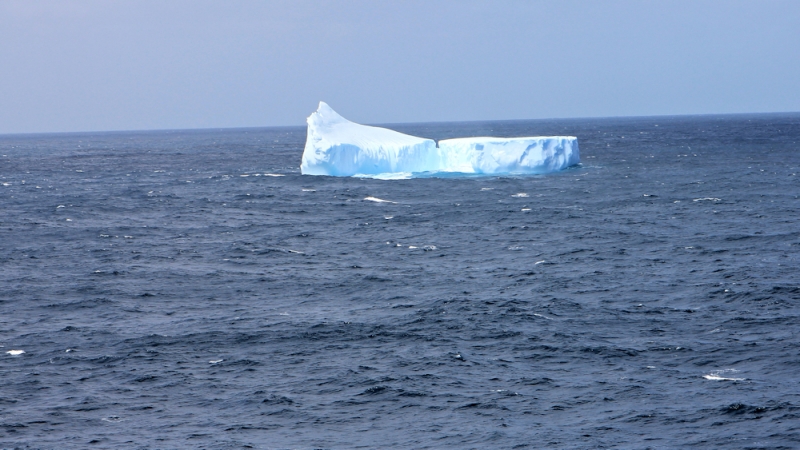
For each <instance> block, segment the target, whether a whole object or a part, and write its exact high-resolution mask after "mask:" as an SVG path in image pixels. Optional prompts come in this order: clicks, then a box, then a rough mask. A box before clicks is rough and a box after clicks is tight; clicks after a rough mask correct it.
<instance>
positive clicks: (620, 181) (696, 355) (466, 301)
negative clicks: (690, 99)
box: [0, 114, 800, 448]
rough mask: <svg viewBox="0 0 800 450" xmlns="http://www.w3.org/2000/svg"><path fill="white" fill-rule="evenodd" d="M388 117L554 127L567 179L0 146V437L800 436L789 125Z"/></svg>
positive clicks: (61, 140) (276, 144)
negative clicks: (365, 171) (413, 173)
mask: <svg viewBox="0 0 800 450" xmlns="http://www.w3.org/2000/svg"><path fill="white" fill-rule="evenodd" d="M394 128H396V129H398V130H400V131H404V132H408V133H412V134H415V135H420V136H425V137H431V138H434V139H441V138H447V137H455V136H468V135H486V134H491V135H496V136H520V135H553V134H555V135H559V134H567V135H575V136H577V137H578V138H579V141H580V145H581V155H582V161H583V164H582V166H580V167H578V168H574V169H570V170H567V171H564V172H562V173H558V174H553V175H547V176H527V177H509V178H496V177H475V178H450V179H435V178H433V179H413V180H398V181H380V180H368V179H355V178H329V177H310V176H301V175H300V174H299V170H298V169H297V167H298V165H299V162H300V155H301V153H302V147H303V144H304V140H305V130H304V129H302V128H285V129H275V128H273V129H248V130H216V131H214V130H209V131H189V132H141V133H106V134H69V135H35V136H0V154H2V156H0V208H1V210H0V345H2V346H3V347H2V348H0V350H1V351H2V353H0V380H1V381H2V383H0V446H2V447H16V446H18V447H25V446H29V447H33V448H90V447H95V448H122V447H125V448H242V447H248V446H249V448H359V447H362V448H390V447H391V448H648V447H649V448H679V447H680V448H682V447H692V448H798V447H800V259H799V258H800V256H798V255H799V254H800V225H799V224H798V218H799V217H800V200H798V195H800V185H799V184H798V180H800V176H798V175H799V174H800V145H799V144H800V115H796V114H795V115H761V116H727V117H673V118H663V117H662V118H646V119H604V120H562V121H524V122H522V121H521V122H503V123H457V124H412V125H402V126H396V127H394ZM277 175H281V176H277ZM370 198H372V199H370ZM374 199H381V200H387V201H388V202H377V201H372V200H374ZM390 202H391V203H390ZM12 350H23V351H24V352H25V353H21V354H18V355H16V356H13V355H11V354H9V353H7V352H9V351H12Z"/></svg>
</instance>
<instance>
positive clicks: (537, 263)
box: [533, 260, 545, 266]
mask: <svg viewBox="0 0 800 450" xmlns="http://www.w3.org/2000/svg"><path fill="white" fill-rule="evenodd" d="M543 262H545V261H544V260H541V261H536V262H535V263H533V265H534V266H537V265H539V264H542V263H543Z"/></svg>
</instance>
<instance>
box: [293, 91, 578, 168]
mask: <svg viewBox="0 0 800 450" xmlns="http://www.w3.org/2000/svg"><path fill="white" fill-rule="evenodd" d="M579 162H580V152H579V150H578V139H577V138H575V137H572V136H550V137H521V138H496V137H471V138H459V139H445V140H442V141H439V145H438V146H437V145H436V143H435V142H434V141H433V140H431V139H423V138H418V137H415V136H409V135H407V134H403V133H398V132H397V131H393V130H388V129H386V128H380V127H370V126H366V125H359V124H357V123H353V122H350V121H349V120H347V119H345V118H344V117H342V116H340V115H339V114H337V113H336V112H335V111H334V110H333V109H331V107H330V106H328V105H327V104H326V103H324V102H320V104H319V108H318V109H317V111H316V112H314V113H313V114H311V116H309V117H308V136H307V138H306V146H305V149H304V151H303V159H302V163H301V164H300V171H301V173H303V174H306V175H331V176H354V175H355V176H371V177H375V178H382V179H397V178H408V177H411V176H414V175H415V174H423V173H427V174H433V175H435V174H437V173H464V174H485V175H490V174H491V175H498V174H541V173H549V172H555V171H558V170H562V169H565V168H567V167H569V166H572V165H575V164H578V163H579Z"/></svg>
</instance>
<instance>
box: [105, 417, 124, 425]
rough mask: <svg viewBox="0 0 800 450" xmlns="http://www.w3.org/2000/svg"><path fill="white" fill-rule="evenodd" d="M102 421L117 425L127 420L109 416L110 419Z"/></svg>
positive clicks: (106, 418)
mask: <svg viewBox="0 0 800 450" xmlns="http://www.w3.org/2000/svg"><path fill="white" fill-rule="evenodd" d="M100 420H102V421H103V422H111V423H116V422H122V421H123V420H125V419H123V418H122V417H120V416H108V417H103V418H102V419H100Z"/></svg>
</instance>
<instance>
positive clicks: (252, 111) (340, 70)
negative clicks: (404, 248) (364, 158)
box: [0, 0, 800, 133]
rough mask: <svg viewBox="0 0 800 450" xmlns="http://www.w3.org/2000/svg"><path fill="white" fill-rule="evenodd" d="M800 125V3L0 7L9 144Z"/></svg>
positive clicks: (26, 0)
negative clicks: (549, 125) (161, 135)
mask: <svg viewBox="0 0 800 450" xmlns="http://www.w3.org/2000/svg"><path fill="white" fill-rule="evenodd" d="M320 100H324V101H326V102H327V103H329V104H330V105H331V106H332V107H333V108H334V109H335V110H337V111H338V112H339V113H340V114H342V115H343V116H345V117H347V118H349V119H351V120H354V121H357V122H362V123H390V122H424V121H459V120H494V119H534V118H552V117H592V116H637V115H662V114H706V113H740V112H778V111H800V1H798V0H754V1H738V0H690V1H682V0H664V1H646V0H633V1H625V0H618V1H614V0H604V1H595V0H585V1H565V0H557V1H533V0H531V1H498V0H493V1H470V0H452V1H451V0H441V1H437V0H423V1H415V0H402V1H396V2H388V1H379V0H373V1H321V0H320V1H304V0H290V1H236V0H233V1H224V2H222V1H201V0H191V1H181V0H171V1H163V0H156V1H150V0H131V1H110V0H99V1H90V0H85V1H71V0H54V1H46V0H44V1H36V0H0V133H22V132H40V131H93V130H98V131H99V130H131V129H164V128H209V127H254V126H276V125H304V124H305V118H306V117H307V116H308V115H309V114H310V113H311V112H312V111H314V110H315V109H316V106H317V102H318V101H320Z"/></svg>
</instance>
